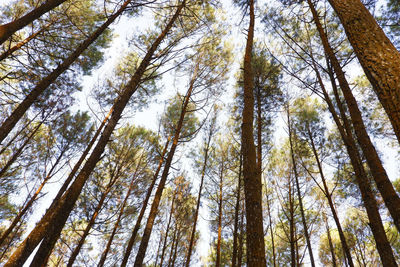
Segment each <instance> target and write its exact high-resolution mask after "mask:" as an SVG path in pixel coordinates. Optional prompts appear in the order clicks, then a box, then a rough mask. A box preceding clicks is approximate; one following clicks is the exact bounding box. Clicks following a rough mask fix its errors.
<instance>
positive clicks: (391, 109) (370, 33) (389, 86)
mask: <svg viewBox="0 0 400 267" xmlns="http://www.w3.org/2000/svg"><path fill="white" fill-rule="evenodd" d="M329 3H330V4H331V5H332V7H333V9H334V10H335V12H336V13H337V14H338V16H339V18H340V21H341V22H342V24H343V27H344V29H345V31H346V35H347V37H348V39H349V41H350V43H351V45H352V46H353V48H354V52H355V53H356V56H357V58H358V60H359V62H360V64H361V66H362V67H363V69H364V72H365V74H366V75H367V78H368V80H369V81H370V82H371V84H372V86H373V88H374V91H375V93H376V94H377V96H378V98H379V101H380V102H381V104H382V106H383V107H384V109H385V110H386V113H387V114H388V116H389V119H390V121H391V123H392V125H393V128H394V132H395V134H396V136H397V139H398V141H399V142H400V53H399V51H397V50H396V48H395V47H394V46H393V44H392V43H391V42H390V40H389V39H388V38H387V36H386V35H385V33H384V32H383V30H382V29H381V27H379V25H378V23H377V22H376V21H375V19H374V17H373V16H372V15H371V13H369V11H368V10H367V8H366V7H365V6H364V5H363V4H362V3H361V1H360V0H329Z"/></svg>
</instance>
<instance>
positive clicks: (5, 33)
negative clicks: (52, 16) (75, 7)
mask: <svg viewBox="0 0 400 267" xmlns="http://www.w3.org/2000/svg"><path fill="white" fill-rule="evenodd" d="M65 1H66V0H47V1H45V2H44V3H43V4H42V5H40V6H39V7H37V8H35V9H34V10H32V11H31V12H29V13H28V14H26V15H24V16H22V17H20V18H18V19H16V20H14V21H12V22H9V23H7V24H3V25H0V44H2V43H4V42H5V41H6V40H7V39H8V38H9V37H10V36H11V35H13V34H14V33H15V32H16V31H18V30H20V29H22V28H23V27H25V26H26V25H28V24H29V23H32V22H33V21H35V20H36V19H38V18H40V17H41V16H42V15H43V14H45V13H47V12H49V11H50V10H52V9H54V8H56V7H57V6H59V5H61V4H62V3H64V2H65Z"/></svg>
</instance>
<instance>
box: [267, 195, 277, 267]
mask: <svg viewBox="0 0 400 267" xmlns="http://www.w3.org/2000/svg"><path fill="white" fill-rule="evenodd" d="M266 195H267V212H268V219H269V229H270V232H271V244H272V258H273V262H274V267H276V266H277V265H276V254H275V241H274V229H273V227H272V215H271V207H270V203H269V198H268V196H269V194H268V191H267V194H266Z"/></svg>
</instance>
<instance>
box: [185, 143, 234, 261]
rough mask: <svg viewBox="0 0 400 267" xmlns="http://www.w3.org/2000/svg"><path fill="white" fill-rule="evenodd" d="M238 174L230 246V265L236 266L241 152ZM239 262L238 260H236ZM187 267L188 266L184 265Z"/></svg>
mask: <svg viewBox="0 0 400 267" xmlns="http://www.w3.org/2000/svg"><path fill="white" fill-rule="evenodd" d="M239 157H240V159H239V175H238V185H237V190H236V204H235V223H234V226H233V248H232V267H236V265H237V262H236V261H237V258H238V255H237V254H238V253H237V250H238V246H237V245H238V244H237V243H238V230H239V229H238V228H239V210H240V192H241V186H240V184H241V180H242V152H241V151H240V155H239ZM238 263H239V264H240V262H238ZM186 267H188V266H186Z"/></svg>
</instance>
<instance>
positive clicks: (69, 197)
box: [5, 5, 183, 267]
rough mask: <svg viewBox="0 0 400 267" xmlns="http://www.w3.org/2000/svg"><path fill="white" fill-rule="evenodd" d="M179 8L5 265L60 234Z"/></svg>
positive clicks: (18, 263)
mask: <svg viewBox="0 0 400 267" xmlns="http://www.w3.org/2000/svg"><path fill="white" fill-rule="evenodd" d="M182 8H183V5H180V6H179V7H178V8H177V11H176V13H175V14H174V16H173V17H172V18H171V19H170V21H169V22H168V24H167V25H166V27H165V29H164V30H163V31H162V32H161V33H160V35H159V36H158V37H157V39H156V40H155V41H154V43H153V44H152V45H151V47H150V48H149V50H148V51H147V53H146V55H145V57H144V58H143V60H142V62H141V63H140V65H139V67H138V68H137V70H136V72H135V74H134V75H133V77H132V78H131V80H130V81H129V83H128V84H127V86H126V87H125V88H124V90H123V92H122V94H121V95H120V96H119V98H118V100H117V101H116V103H115V104H114V112H113V114H112V116H111V118H110V121H109V122H108V124H107V126H106V127H105V129H104V132H103V133H102V135H101V137H100V139H99V141H98V143H97V144H96V146H95V148H94V149H93V152H92V154H91V155H90V157H89V158H88V160H87V161H86V163H85V165H84V166H83V168H82V170H81V171H80V173H79V174H78V176H77V177H76V179H75V181H74V182H73V183H72V185H71V186H70V188H69V189H68V191H67V192H66V193H65V194H64V195H63V197H62V198H61V199H60V201H59V203H58V204H57V205H55V207H53V208H52V209H49V210H48V211H47V212H46V214H45V215H44V216H43V218H42V219H41V220H40V222H39V223H38V224H37V225H36V227H35V228H34V229H33V230H32V231H31V233H30V234H29V235H28V237H27V238H26V239H25V240H24V241H23V242H22V243H21V244H20V245H19V246H18V248H17V249H16V251H15V252H14V254H13V255H11V257H10V259H9V261H8V262H7V263H6V264H5V267H10V266H21V265H22V264H23V263H24V262H25V261H26V259H27V258H28V257H29V255H30V254H31V253H32V251H33V250H34V249H35V248H36V246H37V245H38V244H39V243H40V241H41V240H42V239H43V237H44V236H45V235H50V234H54V235H59V234H60V232H61V230H62V228H63V226H64V224H65V222H66V220H67V218H68V216H69V214H70V212H71V210H72V209H73V207H74V205H75V202H76V200H77V199H78V197H79V195H80V192H81V190H82V188H83V186H84V184H85V182H86V180H87V179H88V178H89V175H90V173H91V172H92V171H93V169H94V167H95V166H96V163H97V162H98V161H99V159H100V157H101V154H102V153H103V151H104V148H105V146H106V144H107V142H108V140H109V138H110V136H111V134H112V132H113V130H114V128H115V126H116V125H117V123H118V121H119V119H120V117H121V114H122V111H123V110H124V108H125V106H126V105H127V104H128V101H129V99H130V97H131V96H132V95H133V93H134V92H135V91H136V90H137V88H138V85H139V84H140V81H141V78H142V76H143V74H144V72H145V71H146V68H147V66H148V65H149V64H150V61H151V59H152V58H153V55H154V52H155V51H156V49H157V48H158V46H159V45H160V43H161V42H162V40H164V38H165V36H166V35H167V33H168V32H169V30H170V29H171V28H172V26H173V24H174V22H175V20H176V19H177V17H178V16H179V14H180V11H181V10H182Z"/></svg>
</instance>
